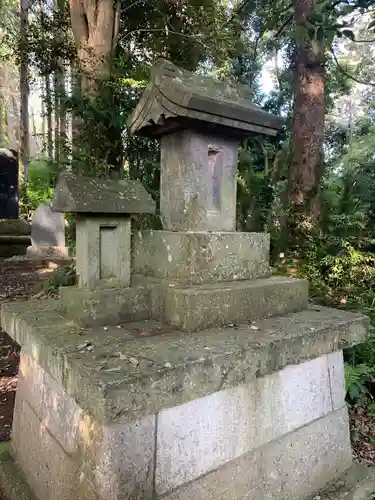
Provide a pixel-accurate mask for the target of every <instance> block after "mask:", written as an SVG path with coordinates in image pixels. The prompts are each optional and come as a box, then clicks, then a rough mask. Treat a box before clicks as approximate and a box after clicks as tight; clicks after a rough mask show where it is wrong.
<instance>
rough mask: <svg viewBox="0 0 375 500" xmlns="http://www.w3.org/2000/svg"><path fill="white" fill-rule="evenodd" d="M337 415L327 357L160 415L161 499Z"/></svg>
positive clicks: (158, 471) (158, 470)
mask: <svg viewBox="0 0 375 500" xmlns="http://www.w3.org/2000/svg"><path fill="white" fill-rule="evenodd" d="M331 411H332V401H331V391H330V380H329V372H328V365H327V356H321V357H320V358H317V359H314V360H311V361H307V362H305V363H302V364H300V365H297V366H288V367H286V368H284V369H283V370H281V371H278V372H276V373H273V374H271V375H268V376H265V377H260V378H257V379H256V380H255V381H254V382H252V383H250V384H247V385H242V386H239V387H236V388H234V389H228V390H226V391H220V392H216V393H215V394H212V395H210V396H206V397H204V398H200V399H196V400H195V401H192V402H190V403H186V404H184V405H181V406H177V407H174V408H169V409H167V410H163V411H161V412H160V414H159V417H158V431H157V458H156V464H157V465H156V491H157V493H158V494H160V495H161V494H163V493H166V492H167V491H169V490H171V489H173V488H176V487H178V486H181V485H182V484H184V483H186V482H189V481H192V480H194V479H196V478H198V477H199V476H201V475H202V474H206V473H207V472H209V471H212V470H214V469H216V468H217V467H220V466H222V465H224V464H226V463H227V462H229V461H231V460H233V459H235V458H238V457H240V456H241V455H244V454H245V453H247V452H249V451H251V450H254V449H255V448H258V447H259V446H262V445H264V444H266V443H268V442H270V441H272V440H274V439H277V438H279V437H281V436H282V435H284V434H287V433H289V432H292V431H294V430H296V429H298V428H299V427H301V426H303V425H306V424H309V423H310V422H312V421H314V420H316V419H318V418H320V417H322V416H324V415H326V414H328V413H329V412H331Z"/></svg>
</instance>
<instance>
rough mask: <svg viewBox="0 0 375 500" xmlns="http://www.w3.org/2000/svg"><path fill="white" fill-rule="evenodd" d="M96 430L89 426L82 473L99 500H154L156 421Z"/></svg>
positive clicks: (149, 419)
mask: <svg viewBox="0 0 375 500" xmlns="http://www.w3.org/2000/svg"><path fill="white" fill-rule="evenodd" d="M87 423H88V422H86V424H87ZM96 427H97V428H98V427H99V426H97V425H96V426H95V425H92V424H91V423H89V425H88V426H87V425H86V429H87V431H88V433H89V439H88V440H87V439H86V441H85V442H84V443H83V450H84V464H83V472H84V474H85V475H87V476H88V477H89V478H90V479H91V481H92V483H93V484H94V485H95V490H96V491H97V492H98V495H99V497H100V499H101V500H107V499H110V500H123V499H129V500H152V499H153V498H154V496H153V476H154V456H155V451H154V448H155V417H154V416H149V417H145V418H143V419H141V420H139V421H136V422H131V423H130V424H122V425H114V426H111V427H104V428H100V427H99V428H98V429H97V430H96V431H95V430H93V429H95V428H96ZM82 429H84V430H85V426H84V425H82V424H81V430H82ZM83 437H87V434H86V435H85V436H83ZM72 500H73V499H72Z"/></svg>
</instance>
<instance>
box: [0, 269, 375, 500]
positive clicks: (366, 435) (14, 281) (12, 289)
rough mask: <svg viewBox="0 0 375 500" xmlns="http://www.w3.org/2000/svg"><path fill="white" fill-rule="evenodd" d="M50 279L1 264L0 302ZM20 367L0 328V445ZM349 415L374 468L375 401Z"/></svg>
mask: <svg viewBox="0 0 375 500" xmlns="http://www.w3.org/2000/svg"><path fill="white" fill-rule="evenodd" d="M47 277H48V273H44V272H43V271H41V270H40V269H32V268H31V267H30V266H28V265H27V264H26V263H25V262H22V261H21V262H12V263H9V262H8V263H5V262H0V302H3V301H10V300H27V299H28V298H29V297H30V296H32V295H35V294H37V293H38V292H39V291H40V289H41V283H42V282H43V280H44V279H46V278H47ZM18 365H19V347H18V346H17V345H16V344H15V343H14V342H13V341H12V340H11V338H10V337H9V336H8V335H7V334H6V333H5V332H3V331H1V329H0V442H3V441H8V440H9V439H10V431H11V426H12V417H13V406H14V397H15V393H16V387H17V374H18ZM349 413H350V427H351V436H352V443H353V451H354V456H355V457H356V458H357V459H358V460H360V461H363V462H366V463H368V464H371V465H375V402H374V403H371V401H366V402H364V403H363V404H362V405H361V404H359V405H358V406H357V407H355V408H350V409H349ZM0 500H1V496H0Z"/></svg>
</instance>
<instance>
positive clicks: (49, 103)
mask: <svg viewBox="0 0 375 500" xmlns="http://www.w3.org/2000/svg"><path fill="white" fill-rule="evenodd" d="M44 90H45V101H46V112H47V113H46V114H47V155H48V158H49V159H50V160H52V159H53V131H52V127H53V125H52V95H51V81H50V77H49V75H46V77H45V81H44Z"/></svg>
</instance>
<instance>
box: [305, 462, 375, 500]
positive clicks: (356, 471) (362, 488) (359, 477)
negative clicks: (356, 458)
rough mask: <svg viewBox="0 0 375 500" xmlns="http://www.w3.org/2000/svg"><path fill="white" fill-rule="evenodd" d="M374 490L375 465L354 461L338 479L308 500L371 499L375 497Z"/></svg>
mask: <svg viewBox="0 0 375 500" xmlns="http://www.w3.org/2000/svg"><path fill="white" fill-rule="evenodd" d="M374 491H375V469H374V467H371V466H368V465H365V464H359V463H354V464H353V465H352V467H350V468H349V469H348V470H346V471H345V472H344V474H342V475H341V476H340V477H339V478H338V479H336V480H335V481H333V482H331V483H330V484H329V485H328V486H327V487H326V488H324V490H322V491H319V492H315V493H314V495H312V496H311V497H309V498H308V499H307V500H344V499H345V500H370V498H374Z"/></svg>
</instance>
